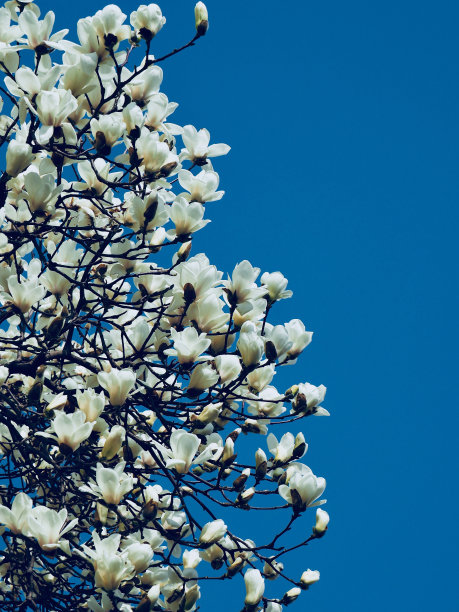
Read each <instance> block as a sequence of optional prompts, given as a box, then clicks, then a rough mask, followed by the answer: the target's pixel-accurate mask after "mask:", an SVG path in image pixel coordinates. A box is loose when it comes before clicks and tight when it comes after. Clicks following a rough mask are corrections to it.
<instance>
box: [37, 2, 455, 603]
mask: <svg viewBox="0 0 459 612" xmlns="http://www.w3.org/2000/svg"><path fill="white" fill-rule="evenodd" d="M105 4H106V3H104V2H101V1H100V0H92V1H88V0H81V1H80V2H65V3H61V2H57V0H46V1H42V2H40V6H41V7H42V9H44V10H47V9H54V10H55V11H56V12H57V13H59V14H58V16H57V24H58V26H59V27H65V26H66V25H67V23H70V22H71V21H75V20H76V18H77V17H81V16H86V15H88V14H92V13H93V12H94V11H95V10H97V9H98V8H101V7H103V6H104V5H105ZM207 4H208V7H209V12H210V20H211V26H210V30H209V33H208V35H207V36H206V37H205V39H203V40H202V41H200V44H199V45H198V46H197V47H195V48H194V49H191V50H188V51H187V52H186V53H185V54H183V55H181V56H178V57H176V58H173V59H172V60H170V61H169V63H168V64H167V65H166V66H165V81H164V87H163V89H164V91H165V93H167V94H168V96H169V99H171V100H176V101H178V102H180V104H181V106H180V108H179V110H178V111H177V115H176V117H177V122H178V123H182V124H186V123H192V124H194V125H195V126H196V127H198V128H199V127H207V128H208V129H209V130H210V132H211V135H212V139H213V141H214V142H227V143H228V144H230V145H231V146H232V151H231V153H230V155H229V156H228V157H227V158H226V159H221V160H218V163H216V164H215V166H216V169H217V171H219V173H220V174H221V179H222V188H223V189H225V190H226V192H227V194H226V196H225V198H224V199H223V201H222V202H219V203H216V204H215V205H210V206H209V207H208V212H209V215H210V217H211V218H212V224H211V225H210V226H208V227H207V228H206V229H205V230H203V232H202V233H201V234H200V236H199V238H198V244H199V245H200V248H201V249H202V250H205V251H206V252H207V254H208V255H209V256H210V258H211V259H212V260H213V263H215V264H216V265H218V266H219V268H220V269H222V270H225V271H229V270H231V269H232V268H233V266H234V264H235V263H236V262H238V261H240V260H241V259H244V258H248V259H249V260H250V261H251V262H252V263H253V264H254V265H258V266H260V267H262V269H263V270H268V271H273V270H281V271H283V272H284V273H285V275H286V276H287V277H288V278H289V281H290V285H289V286H290V288H291V289H293V291H294V297H293V299H291V300H289V301H288V302H286V303H284V304H282V306H280V307H279V309H278V319H279V322H281V321H284V320H288V319H289V318H292V317H299V318H301V319H303V320H304V321H305V323H306V325H307V327H308V329H312V330H314V331H315V336H314V341H313V344H312V345H311V346H310V347H309V348H308V349H307V351H306V352H305V354H304V356H303V359H302V360H300V362H299V363H298V365H297V366H296V367H295V368H285V370H287V372H286V373H284V375H283V379H282V380H283V381H285V385H286V386H288V385H289V383H291V382H297V381H302V380H308V381H310V382H312V383H315V384H320V383H324V384H326V385H327V387H328V394H327V402H326V406H327V408H328V409H329V410H330V411H331V413H332V417H331V418H330V419H309V420H307V421H305V425H304V429H303V431H304V433H305V435H306V439H307V441H308V442H309V444H310V450H309V451H308V454H307V455H306V457H305V461H306V462H307V463H308V464H309V465H310V466H311V467H312V469H313V470H314V471H315V472H316V473H317V474H318V475H323V476H326V477H327V481H328V485H327V496H326V497H327V498H328V500H329V503H328V504H327V506H326V508H327V509H328V511H329V512H330V514H331V517H332V519H331V523H330V529H329V533H328V534H327V536H326V537H325V538H324V539H323V540H322V541H320V542H316V543H313V545H311V546H310V547H309V548H308V549H305V550H304V552H303V553H301V555H298V557H297V559H296V562H297V563H298V564H299V570H302V569H306V568H307V567H310V568H313V569H319V570H320V571H321V574H322V578H321V582H320V583H319V584H318V585H315V587H313V588H311V590H310V591H309V592H308V593H305V594H304V595H303V596H302V598H301V599H300V600H299V602H298V603H297V604H294V605H292V606H291V608H289V610H292V611H293V612H295V610H296V611H298V612H299V611H300V610H302V609H305V610H310V611H311V612H336V611H337V610H346V611H347V610H349V611H352V612H368V611H371V612H379V611H381V612H382V611H384V612H386V611H387V610H397V611H398V610H403V611H404V612H407V611H413V612H415V611H416V612H419V611H424V610H426V611H427V610H429V611H430V610H432V609H441V610H443V611H444V612H449V611H451V612H452V611H453V610H457V607H456V606H457V571H458V567H457V565H458V564H457V548H458V537H457V535H458V534H457V521H456V519H455V515H456V513H457V505H458V502H459V495H458V487H457V473H458V470H457V467H458V466H457V464H458V462H457V452H458V451H457V435H458V434H457V431H458V405H457V401H456V402H455V401H454V400H455V398H454V396H457V393H455V391H456V385H457V383H456V381H455V380H454V378H453V372H457V345H458V333H457V331H458V330H457V311H458V309H457V307H458V300H457V291H456V284H457V275H456V261H457V247H456V244H457V225H458V213H457V202H458V191H459V189H458V140H459V139H458V113H459V100H458V98H459V95H458V94H459V86H458V45H457V39H458V35H457V27H458V19H459V5H458V4H457V3H456V2H453V1H451V2H444V1H441V0H439V1H437V2H435V3H433V2H427V1H425V0H418V1H417V2H414V1H413V2H411V1H407V0H399V1H398V2H384V3H374V2H368V1H363V0H362V1H355V0H351V1H348V2H342V1H341V0H325V1H323V2H298V1H297V2H294V1H292V0H290V1H283V2H273V1H268V2H266V1H263V2H262V1H261V0H257V1H252V2H244V3H239V2H238V3H233V2H228V1H222V0H209V1H208V3H207ZM119 5H120V6H121V8H122V9H123V10H124V11H125V12H127V13H129V12H130V11H132V10H134V9H135V8H136V6H137V5H136V4H135V3H133V2H127V1H126V0H122V1H121V2H119ZM160 5H161V7H162V8H163V12H164V14H165V15H166V17H167V20H168V23H167V27H166V28H165V29H164V30H163V31H162V32H161V34H160V35H159V36H158V38H157V39H156V43H155V45H154V46H153V52H154V53H156V54H159V53H162V52H165V51H166V50H169V49H171V48H172V47H173V46H175V45H176V44H180V43H182V42H184V41H186V40H187V39H188V36H189V33H191V32H192V28H193V27H194V24H193V15H192V13H193V6H194V1H191V0H164V1H163V2H160ZM275 7H279V8H275ZM456 379H457V376H456ZM277 382H279V381H277ZM280 386H281V385H280ZM248 518H249V517H248V515H247V514H243V516H242V519H243V521H247V520H248ZM304 520H305V532H308V531H309V529H310V522H311V520H312V515H311V516H309V518H305V519H304ZM243 526H244V525H243V523H242V522H241V529H242V528H243ZM241 535H245V536H249V535H250V534H249V533H246V534H241ZM214 588H215V587H212V589H214ZM234 588H235V587H234ZM242 589H243V585H242V581H241V582H240V583H239V584H238V585H237V589H236V590H234V591H232V592H233V593H234V594H235V593H237V594H238V597H237V598H233V599H232V598H231V595H228V591H227V590H225V591H223V590H222V591H221V592H220V593H218V592H217V590H216V589H215V590H212V593H211V600H210V603H209V602H208V603H207V604H204V605H203V606H202V610H203V612H208V611H210V610H216V609H217V610H218V611H219V612H238V610H239V609H240V607H242V606H239V602H240V601H241V599H239V597H241V596H242V591H241V590H242ZM222 594H224V597H222Z"/></svg>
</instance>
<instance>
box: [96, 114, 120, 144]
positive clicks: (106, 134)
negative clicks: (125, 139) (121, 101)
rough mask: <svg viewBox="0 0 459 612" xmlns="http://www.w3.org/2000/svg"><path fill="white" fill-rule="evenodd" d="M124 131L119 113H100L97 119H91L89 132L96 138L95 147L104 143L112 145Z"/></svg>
mask: <svg viewBox="0 0 459 612" xmlns="http://www.w3.org/2000/svg"><path fill="white" fill-rule="evenodd" d="M123 132H124V123H123V120H122V115H121V113H113V114H111V115H102V116H101V117H100V118H99V119H91V133H92V135H93V136H94V138H95V139H96V147H98V146H100V147H103V146H104V145H105V146H107V147H109V148H110V149H111V147H113V145H114V144H115V143H116V141H117V140H118V139H119V138H120V137H121V135H122V134H123Z"/></svg>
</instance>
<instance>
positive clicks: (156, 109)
mask: <svg viewBox="0 0 459 612" xmlns="http://www.w3.org/2000/svg"><path fill="white" fill-rule="evenodd" d="M177 106H178V104H177V103H176V102H169V100H168V98H167V96H166V95H165V94H163V93H154V94H153V95H152V96H151V97H150V101H149V102H148V106H147V116H146V117H145V125H146V126H148V127H149V128H150V129H153V130H157V131H161V132H164V133H170V134H180V133H181V132H182V128H180V127H179V126H178V125H175V124H172V123H164V121H165V120H166V119H167V117H169V115H171V114H172V113H173V112H174V111H175V109H176V108H177Z"/></svg>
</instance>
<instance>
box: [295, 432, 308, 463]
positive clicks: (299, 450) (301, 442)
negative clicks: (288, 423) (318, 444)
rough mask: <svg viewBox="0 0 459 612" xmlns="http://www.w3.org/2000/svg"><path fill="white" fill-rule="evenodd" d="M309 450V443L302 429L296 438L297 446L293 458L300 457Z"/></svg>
mask: <svg viewBox="0 0 459 612" xmlns="http://www.w3.org/2000/svg"><path fill="white" fill-rule="evenodd" d="M307 450H308V445H307V444H306V442H305V439H304V435H303V434H302V433H301V431H300V432H299V433H298V434H297V436H296V438H295V446H294V447H293V454H292V459H299V458H300V457H302V456H303V455H304V453H305V452H306V451H307Z"/></svg>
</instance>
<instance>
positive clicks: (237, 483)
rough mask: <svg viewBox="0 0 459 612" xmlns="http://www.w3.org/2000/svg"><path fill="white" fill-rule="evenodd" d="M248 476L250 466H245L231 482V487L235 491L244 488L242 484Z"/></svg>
mask: <svg viewBox="0 0 459 612" xmlns="http://www.w3.org/2000/svg"><path fill="white" fill-rule="evenodd" d="M249 476H250V468H245V470H243V471H242V474H241V475H240V476H238V477H237V478H236V480H235V481H234V482H233V489H234V490H235V491H241V490H242V489H243V488H244V485H245V483H246V482H247V479H248V478H249Z"/></svg>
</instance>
